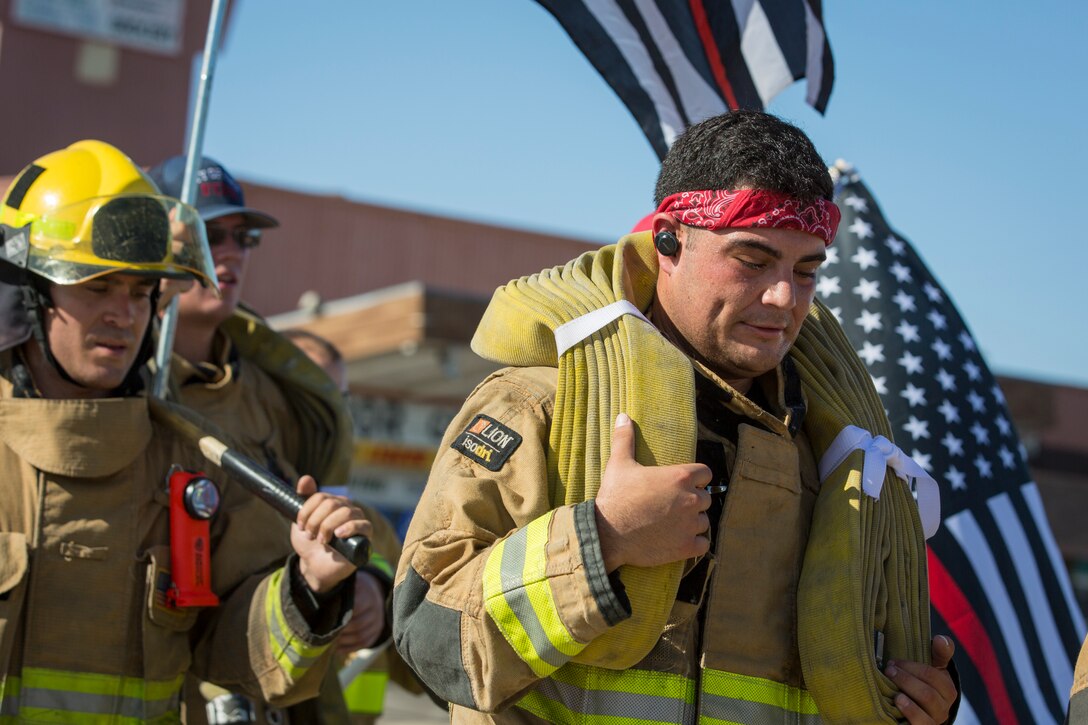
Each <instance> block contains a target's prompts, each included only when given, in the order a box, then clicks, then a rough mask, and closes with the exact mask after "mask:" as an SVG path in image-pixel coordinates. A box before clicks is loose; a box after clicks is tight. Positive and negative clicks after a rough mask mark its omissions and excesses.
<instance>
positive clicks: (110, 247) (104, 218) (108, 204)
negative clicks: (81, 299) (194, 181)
mask: <svg viewBox="0 0 1088 725" xmlns="http://www.w3.org/2000/svg"><path fill="white" fill-rule="evenodd" d="M207 248H208V247H207V237H206V236H205V232H204V222H203V221H202V220H201V219H200V214H199V212H197V210H196V209H194V208H193V207H192V206H190V205H188V204H183V203H182V202H180V201H178V200H177V199H174V198H172V197H169V196H156V195H151V194H125V195H120V196H105V197H97V198H94V199H86V200H84V201H80V202H76V203H75V204H69V205H68V206H63V207H60V208H58V209H54V210H52V211H49V212H47V213H46V214H43V215H42V216H40V217H38V218H37V219H34V220H33V221H32V222H31V227H30V258H29V260H28V262H27V266H28V267H29V268H30V270H31V271H33V272H35V273H37V274H39V275H41V276H42V277H45V278H46V279H49V280H51V281H53V282H56V283H57V284H77V283H79V282H85V281H87V280H89V279H92V278H94V277H100V276H102V275H105V274H111V273H113V272H125V273H128V274H138V275H144V276H149V277H168V278H171V279H196V280H197V281H199V282H200V283H201V284H202V285H205V286H211V287H213V288H216V289H217V288H218V285H217V280H216V277H215V265H214V263H213V262H212V260H211V259H210V258H209V256H208V255H206V254H205V250H207Z"/></svg>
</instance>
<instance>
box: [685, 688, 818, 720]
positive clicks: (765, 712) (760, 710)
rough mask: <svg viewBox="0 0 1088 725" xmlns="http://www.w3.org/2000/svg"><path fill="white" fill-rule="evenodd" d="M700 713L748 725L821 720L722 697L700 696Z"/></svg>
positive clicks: (814, 716)
mask: <svg viewBox="0 0 1088 725" xmlns="http://www.w3.org/2000/svg"><path fill="white" fill-rule="evenodd" d="M699 710H700V713H701V714H702V715H703V716H705V717H712V718H714V719H716V720H725V721H726V722H742V723H748V724H749V725H762V724H763V723H767V724H768V725H770V724H771V723H774V724H775V725H780V724H781V723H791V724H796V725H820V723H822V722H823V720H821V719H820V716H819V715H816V714H805V713H800V712H794V711H792V710H787V709H786V708H784V707H781V706H778V705H767V704H764V703H762V702H751V701H749V700H737V699H734V698H731V697H723V696H722V695H711V694H708V693H706V692H703V694H702V701H701V703H700V708H699Z"/></svg>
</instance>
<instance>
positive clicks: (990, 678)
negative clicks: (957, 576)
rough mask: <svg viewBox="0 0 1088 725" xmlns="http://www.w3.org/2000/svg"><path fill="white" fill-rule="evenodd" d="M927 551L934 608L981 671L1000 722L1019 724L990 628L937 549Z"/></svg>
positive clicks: (1004, 724)
mask: <svg viewBox="0 0 1088 725" xmlns="http://www.w3.org/2000/svg"><path fill="white" fill-rule="evenodd" d="M926 552H927V554H928V557H927V558H928V559H929V588H930V595H931V596H930V599H931V601H932V602H933V607H934V609H936V610H937V613H938V614H940V615H941V617H942V618H943V619H944V621H945V622H947V623H948V626H949V628H950V629H951V630H952V634H953V635H954V636H955V638H956V641H957V642H959V644H960V646H961V647H963V649H964V651H965V652H967V656H968V657H969V658H970V659H971V663H972V664H974V666H975V669H976V670H978V674H979V677H981V678H982V682H983V684H984V685H985V687H986V692H987V694H988V695H989V696H990V706H991V707H992V708H993V710H994V715H995V716H997V721H998V723H1000V724H1001V725H1017V724H1018V723H1019V721H1018V720H1017V718H1016V712H1015V711H1014V710H1013V708H1012V702H1011V701H1010V700H1009V691H1008V690H1007V689H1006V688H1005V679H1004V678H1003V677H1002V676H1001V668H1000V667H998V664H997V656H996V655H995V654H994V646H993V643H991V642H990V637H989V635H987V634H986V628H985V627H983V626H982V622H980V621H979V619H978V615H977V614H975V610H974V608H973V607H972V606H971V605H970V603H968V601H967V597H966V596H964V594H963V591H961V590H960V588H959V587H958V586H956V582H955V580H953V579H952V577H951V576H950V575H949V573H948V570H947V569H945V568H944V565H943V564H942V563H941V560H940V559H938V558H937V555H936V554H934V553H933V549H930V548H928V547H927V548H926Z"/></svg>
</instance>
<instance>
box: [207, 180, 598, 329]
mask: <svg viewBox="0 0 1088 725" xmlns="http://www.w3.org/2000/svg"><path fill="white" fill-rule="evenodd" d="M224 163H226V162H224ZM245 189H246V204H247V205H248V206H251V207H253V208H254V209H260V210H261V211H266V212H268V213H270V214H272V215H273V216H275V217H277V218H278V219H279V221H280V224H281V226H280V228H279V229H274V230H270V231H268V232H266V234H265V238H264V241H263V242H262V244H261V247H260V249H259V250H257V252H256V253H254V254H253V255H252V259H251V262H250V271H249V273H248V274H249V278H250V279H252V280H276V283H275V284H249V285H247V286H246V299H247V301H248V302H249V303H250V304H251V305H253V307H254V308H256V309H257V310H258V311H259V312H261V313H262V314H265V315H275V314H280V313H283V312H287V311H289V310H293V309H295V308H296V307H297V306H298V302H299V298H300V297H301V296H302V294H303V293H304V292H307V291H308V290H313V291H316V292H318V293H319V294H320V295H321V297H322V298H323V299H324V300H326V301H328V300H335V299H341V298H344V297H352V296H354V295H358V294H361V293H363V292H370V291H373V290H376V289H382V288H385V287H390V286H392V285H396V284H400V283H402V282H412V281H416V282H422V283H423V284H425V285H427V286H429V287H435V288H439V289H448V290H458V291H461V292H468V293H475V294H480V295H485V296H490V295H491V293H492V292H493V291H494V290H495V288H496V287H498V286H499V285H502V284H505V283H506V282H508V281H510V280H511V279H514V278H517V277H521V276H523V275H527V274H532V273H534V272H538V271H540V270H542V269H545V268H547V267H551V266H555V265H559V264H564V263H566V262H567V261H569V260H571V259H574V258H575V257H577V256H578V255H580V254H582V253H583V252H586V251H589V250H591V249H595V248H597V247H598V246H599V245H598V244H595V243H593V242H590V241H586V240H577V239H569V238H564V237H556V236H551V235H547V234H539V233H536V232H530V231H524V230H518V229H509V228H503V227H497V226H492V225H488V224H480V223H476V222H471V221H464V220H459V219H450V218H448V217H439V216H431V215H428V214H420V213H416V212H410V211H405V210H401V209H394V208H390V207H382V206H375V205H372V204H366V203H360V202H353V201H350V200H347V199H344V198H342V197H335V196H311V195H306V194H299V193H297V192H292V191H288V190H285V189H279V188H274V187H270V186H261V185H257V184H246V185H245Z"/></svg>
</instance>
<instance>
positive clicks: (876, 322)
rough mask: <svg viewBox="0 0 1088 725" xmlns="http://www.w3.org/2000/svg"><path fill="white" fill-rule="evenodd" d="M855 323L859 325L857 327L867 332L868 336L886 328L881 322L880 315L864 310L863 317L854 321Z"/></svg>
mask: <svg viewBox="0 0 1088 725" xmlns="http://www.w3.org/2000/svg"><path fill="white" fill-rule="evenodd" d="M854 322H855V323H857V325H858V326H859V327H861V328H862V329H863V330H865V332H866V334H868V333H870V332H872V331H873V330H879V329H882V328H883V327H884V325H882V324H881V322H880V313H879V312H870V311H869V310H862V311H861V317H859V318H858V319H856V320H854Z"/></svg>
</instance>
